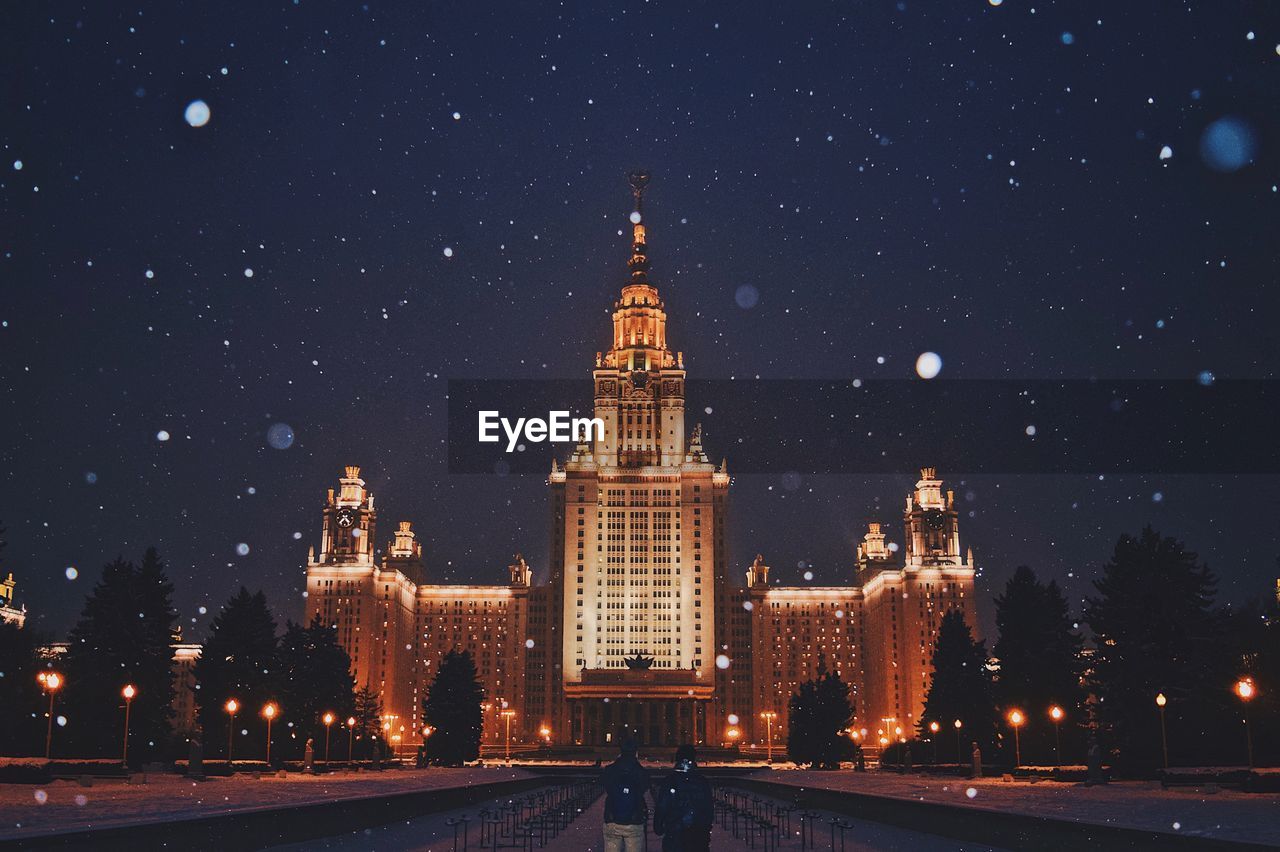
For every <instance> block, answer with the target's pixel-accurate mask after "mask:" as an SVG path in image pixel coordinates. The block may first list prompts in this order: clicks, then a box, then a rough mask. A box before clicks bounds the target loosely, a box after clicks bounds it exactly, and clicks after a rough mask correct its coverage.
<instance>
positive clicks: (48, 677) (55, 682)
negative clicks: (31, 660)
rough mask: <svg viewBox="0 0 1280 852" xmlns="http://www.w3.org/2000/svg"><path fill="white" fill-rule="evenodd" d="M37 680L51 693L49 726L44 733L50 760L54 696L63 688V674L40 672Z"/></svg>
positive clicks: (45, 748) (47, 757)
mask: <svg viewBox="0 0 1280 852" xmlns="http://www.w3.org/2000/svg"><path fill="white" fill-rule="evenodd" d="M36 680H38V681H40V683H41V684H42V685H43V686H44V691H45V692H47V693H49V727H48V729H47V730H46V731H45V735H44V759H45V760H48V759H49V755H50V754H51V751H52V748H53V698H54V696H55V695H57V694H58V690H59V689H61V688H62V675H60V674H58V673H57V672H40V674H38V675H36Z"/></svg>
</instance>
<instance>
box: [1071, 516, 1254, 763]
mask: <svg viewBox="0 0 1280 852" xmlns="http://www.w3.org/2000/svg"><path fill="white" fill-rule="evenodd" d="M1216 583H1217V581H1216V580H1215V578H1214V576H1213V574H1212V573H1211V572H1210V571H1209V569H1208V568H1206V567H1205V566H1204V565H1202V564H1201V563H1200V562H1199V561H1198V558H1197V556H1196V554H1195V553H1192V552H1191V551H1189V550H1187V549H1186V548H1185V547H1183V545H1182V544H1181V543H1180V542H1178V541H1175V540H1174V539H1172V538H1165V537H1162V536H1160V535H1159V534H1158V533H1156V532H1155V531H1154V530H1153V529H1151V528H1150V527H1147V528H1146V529H1144V530H1143V531H1142V534H1141V535H1140V536H1138V537H1137V538H1133V537H1132V536H1129V535H1122V536H1121V537H1120V540H1119V541H1117V542H1116V546H1115V552H1114V553H1113V555H1112V557H1111V560H1110V561H1109V562H1108V563H1107V564H1106V565H1105V566H1104V568H1103V572H1102V577H1101V578H1100V579H1098V580H1096V581H1095V582H1094V588H1095V589H1096V590H1097V592H1098V595H1097V597H1090V598H1088V600H1087V605H1086V607H1085V612H1084V618H1085V621H1086V622H1088V624H1089V628H1090V629H1091V630H1092V631H1093V634H1094V641H1095V643H1096V646H1097V647H1096V651H1095V654H1094V657H1093V668H1092V672H1091V676H1090V685H1091V687H1092V689H1093V691H1094V693H1095V694H1096V695H1097V698H1098V704H1097V714H1098V721H1099V724H1100V733H1101V735H1102V740H1103V743H1104V745H1105V746H1108V747H1109V748H1110V749H1111V750H1112V751H1113V752H1114V755H1115V761H1116V765H1117V767H1119V768H1120V770H1121V771H1122V772H1125V773H1138V772H1146V771H1149V770H1151V769H1154V768H1155V767H1158V766H1160V765H1161V760H1162V758H1161V745H1160V730H1159V721H1158V717H1157V715H1156V714H1157V710H1156V704H1155V697H1156V695H1157V694H1158V693H1163V694H1164V695H1165V697H1166V698H1167V699H1168V702H1169V703H1168V705H1167V709H1166V711H1165V712H1166V714H1167V727H1168V735H1169V744H1170V758H1171V760H1172V761H1173V762H1175V763H1176V762H1179V761H1186V760H1187V759H1188V758H1192V757H1193V755H1194V750H1196V749H1198V748H1199V749H1203V748H1205V746H1211V747H1212V750H1213V751H1214V752H1217V753H1218V759H1219V760H1221V751H1220V750H1221V748H1222V745H1223V743H1222V736H1223V735H1224V734H1225V731H1223V726H1222V721H1221V720H1222V718H1223V717H1224V715H1226V714H1228V712H1229V707H1230V702H1231V695H1230V685H1231V682H1232V679H1233V677H1234V676H1235V674H1236V671H1235V666H1233V665H1231V664H1230V661H1228V660H1224V652H1225V651H1226V649H1225V648H1224V647H1223V644H1222V642H1221V639H1222V637H1223V627H1224V621H1223V618H1222V616H1221V615H1220V614H1218V613H1215V612H1214V611H1213V609H1212V604H1213V595H1214V590H1215V587H1216ZM1236 709H1238V708H1236ZM1215 717H1216V719H1217V721H1216V722H1215V721H1214V719H1215ZM1206 734H1207V735H1208V736H1206ZM1206 741H1208V742H1206ZM1204 756H1205V758H1209V757H1210V756H1211V755H1210V754H1206V755H1204ZM1194 757H1195V758H1199V755H1194Z"/></svg>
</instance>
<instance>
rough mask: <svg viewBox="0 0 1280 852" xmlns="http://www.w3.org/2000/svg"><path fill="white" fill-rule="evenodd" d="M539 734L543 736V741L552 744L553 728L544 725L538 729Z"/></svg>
mask: <svg viewBox="0 0 1280 852" xmlns="http://www.w3.org/2000/svg"><path fill="white" fill-rule="evenodd" d="M538 735H539V736H541V737H542V741H543V742H544V743H546V744H547V745H551V729H550V728H548V727H547V726H546V725H543V726H542V727H541V728H539V729H538Z"/></svg>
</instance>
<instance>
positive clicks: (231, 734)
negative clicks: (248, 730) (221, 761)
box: [222, 698, 240, 769]
mask: <svg viewBox="0 0 1280 852" xmlns="http://www.w3.org/2000/svg"><path fill="white" fill-rule="evenodd" d="M222 709H224V710H226V711H227V714H228V715H230V716H231V720H230V721H229V722H227V769H230V768H231V743H232V741H233V739H234V738H235V734H236V711H238V710H239V709H240V702H239V701H236V700H235V699H234V698H228V699H227V703H226V704H225V705H223V708H222Z"/></svg>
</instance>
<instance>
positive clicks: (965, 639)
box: [918, 609, 996, 762]
mask: <svg viewBox="0 0 1280 852" xmlns="http://www.w3.org/2000/svg"><path fill="white" fill-rule="evenodd" d="M957 719H958V720H959V721H960V723H961V724H962V726H963V727H962V728H961V729H960V730H961V734H960V736H961V738H962V739H961V745H959V746H958V747H957V748H958V752H957V753H955V758H956V761H957V762H964V761H967V760H968V759H969V747H968V744H969V743H971V742H976V743H977V744H978V745H979V747H981V748H982V750H983V753H984V754H990V747H991V745H992V744H993V743H994V742H995V733H996V708H995V702H994V700H993V698H992V695H991V675H990V673H989V671H988V670H987V652H986V648H985V647H984V645H983V643H982V642H979V641H977V640H975V639H974V638H973V633H972V631H970V629H969V625H968V624H966V623H965V620H964V614H963V613H961V612H960V610H956V609H953V610H949V611H948V612H947V613H946V614H944V615H943V616H942V621H941V623H940V624H939V626H938V638H937V641H936V643H935V645H934V650H933V677H932V678H931V679H930V681H929V692H928V694H927V695H926V696H925V699H924V712H923V713H922V714H921V717H920V721H919V723H918V726H919V732H920V734H921V735H922V736H925V735H926V734H925V732H926V731H928V727H929V723H930V722H935V721H936V722H937V723H938V724H939V726H941V728H942V730H944V731H950V730H955V728H954V725H955V722H956V720H957ZM939 736H941V740H940V746H942V747H941V748H939V754H940V755H944V756H945V755H946V754H947V752H948V749H947V748H946V746H950V745H951V739H952V738H951V737H949V736H943V735H941V734H939Z"/></svg>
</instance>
